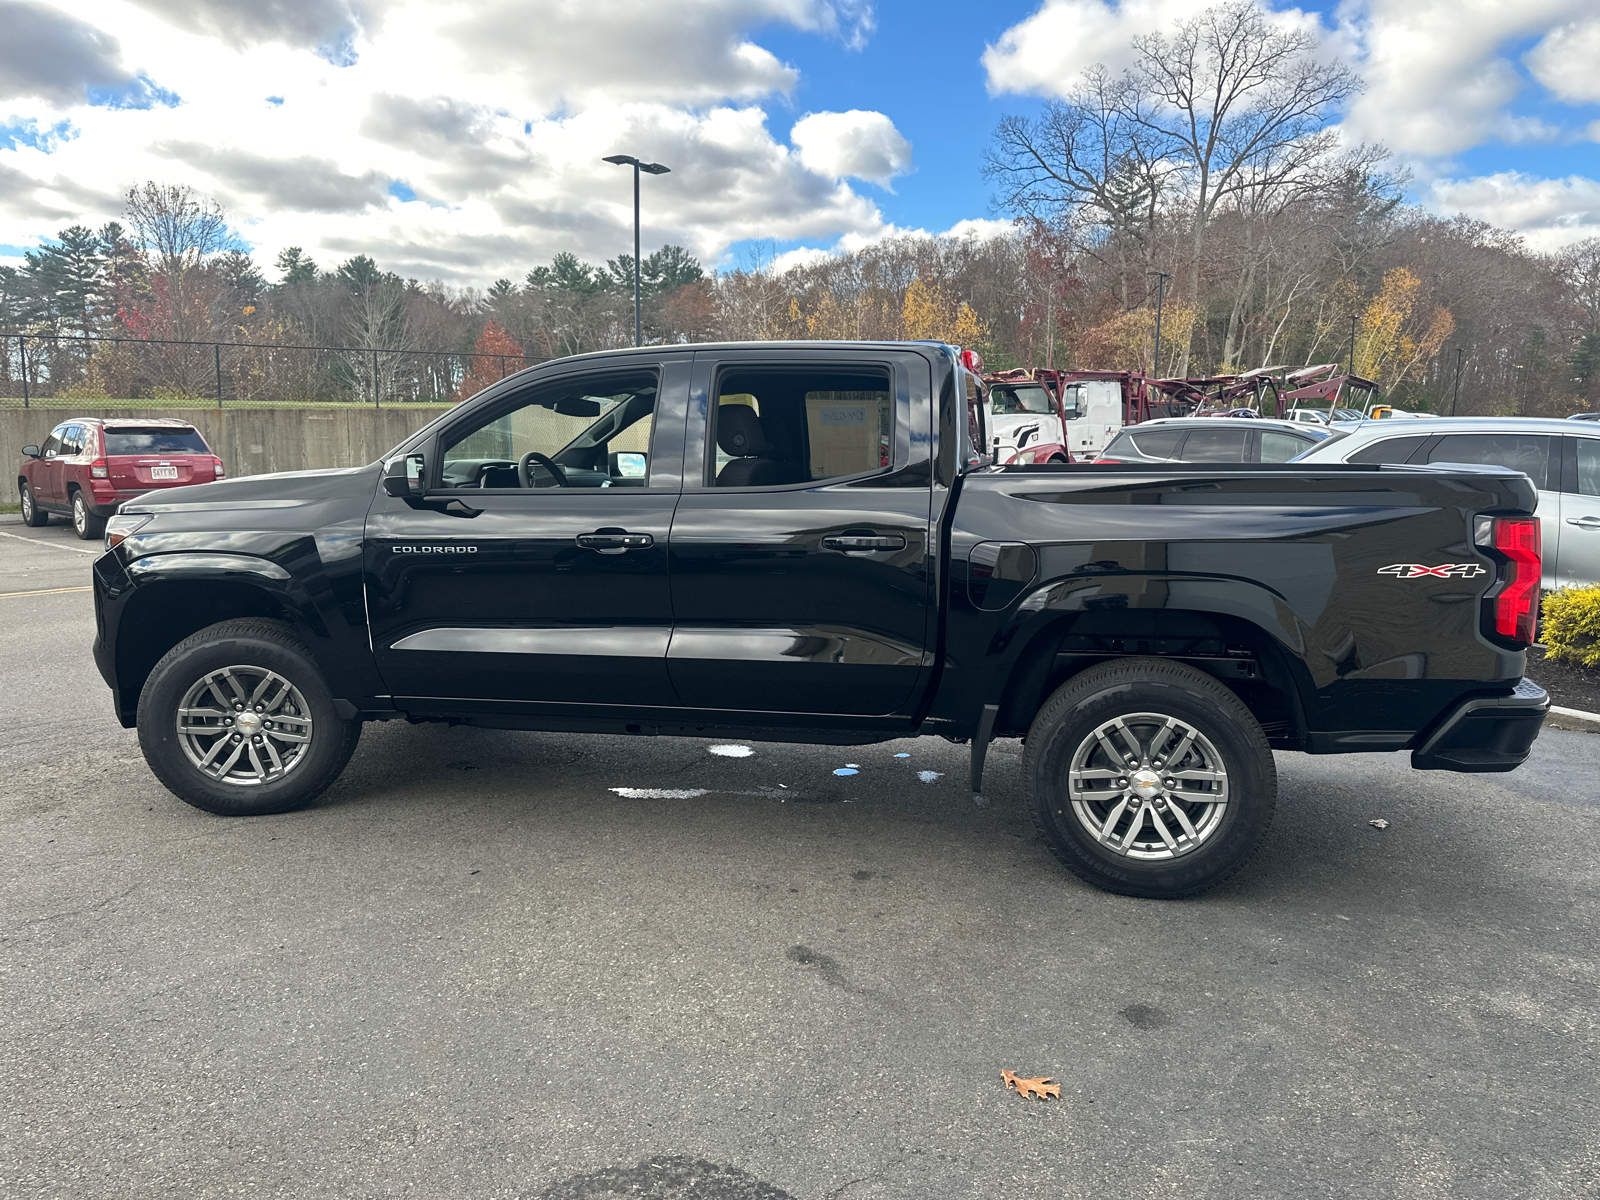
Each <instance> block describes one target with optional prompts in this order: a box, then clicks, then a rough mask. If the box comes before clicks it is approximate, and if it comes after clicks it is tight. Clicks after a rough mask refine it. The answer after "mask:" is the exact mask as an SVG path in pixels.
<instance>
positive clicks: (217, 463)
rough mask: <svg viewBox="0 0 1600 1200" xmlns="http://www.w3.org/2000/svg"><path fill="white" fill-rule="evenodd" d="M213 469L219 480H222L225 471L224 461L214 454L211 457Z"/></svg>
mask: <svg viewBox="0 0 1600 1200" xmlns="http://www.w3.org/2000/svg"><path fill="white" fill-rule="evenodd" d="M211 469H212V470H213V471H215V472H216V473H217V478H218V479H221V478H222V476H223V474H224V471H223V470H222V460H221V459H220V458H218V457H217V456H216V455H214V454H213V455H212V456H211Z"/></svg>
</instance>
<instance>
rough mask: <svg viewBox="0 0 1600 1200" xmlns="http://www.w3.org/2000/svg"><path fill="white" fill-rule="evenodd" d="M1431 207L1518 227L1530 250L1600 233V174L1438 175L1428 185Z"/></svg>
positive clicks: (1556, 247) (1566, 242)
mask: <svg viewBox="0 0 1600 1200" xmlns="http://www.w3.org/2000/svg"><path fill="white" fill-rule="evenodd" d="M1429 200H1430V205H1429V206H1430V207H1432V208H1434V209H1435V210H1437V211H1439V212H1443V213H1457V212H1464V213H1466V214H1467V215H1468V216H1470V217H1477V218H1478V219H1479V220H1483V221H1488V222H1489V223H1490V224H1492V225H1498V226H1500V227H1502V228H1506V229H1515V230H1517V231H1518V232H1519V233H1521V234H1522V235H1523V236H1524V237H1525V238H1526V239H1527V242H1528V245H1529V246H1531V247H1532V248H1533V249H1535V250H1545V251H1550V250H1559V249H1560V248H1561V247H1562V246H1565V245H1569V244H1570V243H1572V242H1576V241H1579V240H1581V239H1583V238H1586V237H1593V236H1595V235H1597V234H1600V180H1594V179H1587V178H1585V177H1583V176H1581V175H1569V176H1567V177H1566V178H1565V179H1538V178H1535V177H1534V176H1531V175H1525V174H1523V173H1522V172H1520V171H1502V172H1500V173H1498V174H1494V175H1481V176H1478V177H1476V178H1472V179H1441V180H1437V181H1435V182H1434V183H1433V185H1432V186H1431V187H1430V189H1429Z"/></svg>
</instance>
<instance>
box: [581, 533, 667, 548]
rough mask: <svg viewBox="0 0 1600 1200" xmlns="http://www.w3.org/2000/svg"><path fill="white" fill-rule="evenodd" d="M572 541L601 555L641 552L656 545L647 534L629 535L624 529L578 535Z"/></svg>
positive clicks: (653, 539) (654, 540)
mask: <svg viewBox="0 0 1600 1200" xmlns="http://www.w3.org/2000/svg"><path fill="white" fill-rule="evenodd" d="M573 541H575V542H577V543H578V545H580V546H582V547H583V548H584V549H585V550H598V551H599V552H600V553H601V554H626V553H627V552H628V551H629V550H643V549H645V548H646V547H648V546H654V545H655V544H656V539H655V538H653V537H651V536H650V535H649V534H648V533H629V532H628V531H627V530H625V529H600V530H596V531H595V532H594V533H580V534H579V535H578V536H577V537H575V538H574V539H573Z"/></svg>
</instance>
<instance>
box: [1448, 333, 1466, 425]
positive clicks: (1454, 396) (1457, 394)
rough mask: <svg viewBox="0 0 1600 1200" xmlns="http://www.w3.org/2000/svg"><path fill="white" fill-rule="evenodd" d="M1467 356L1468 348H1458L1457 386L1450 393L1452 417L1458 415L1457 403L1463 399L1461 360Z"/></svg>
mask: <svg viewBox="0 0 1600 1200" xmlns="http://www.w3.org/2000/svg"><path fill="white" fill-rule="evenodd" d="M1466 356H1467V351H1466V347H1464V346H1457V347H1456V385H1455V388H1454V389H1453V390H1452V391H1451V393H1450V415H1451V416H1452V417H1453V416H1455V415H1456V401H1457V400H1459V399H1461V360H1462V359H1464V358H1465V357H1466Z"/></svg>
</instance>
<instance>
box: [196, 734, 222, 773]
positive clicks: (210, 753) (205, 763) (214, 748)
mask: <svg viewBox="0 0 1600 1200" xmlns="http://www.w3.org/2000/svg"><path fill="white" fill-rule="evenodd" d="M227 748H228V739H227V738H226V737H222V736H220V735H219V736H218V738H217V740H216V741H214V742H212V743H211V749H209V750H207V751H206V756H205V757H204V758H202V759H201V760H200V765H201V766H202V767H209V766H210V765H211V763H212V761H213V760H214V759H215V758H216V757H217V755H219V754H221V753H222V752H223V751H224V750H226V749H227Z"/></svg>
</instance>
